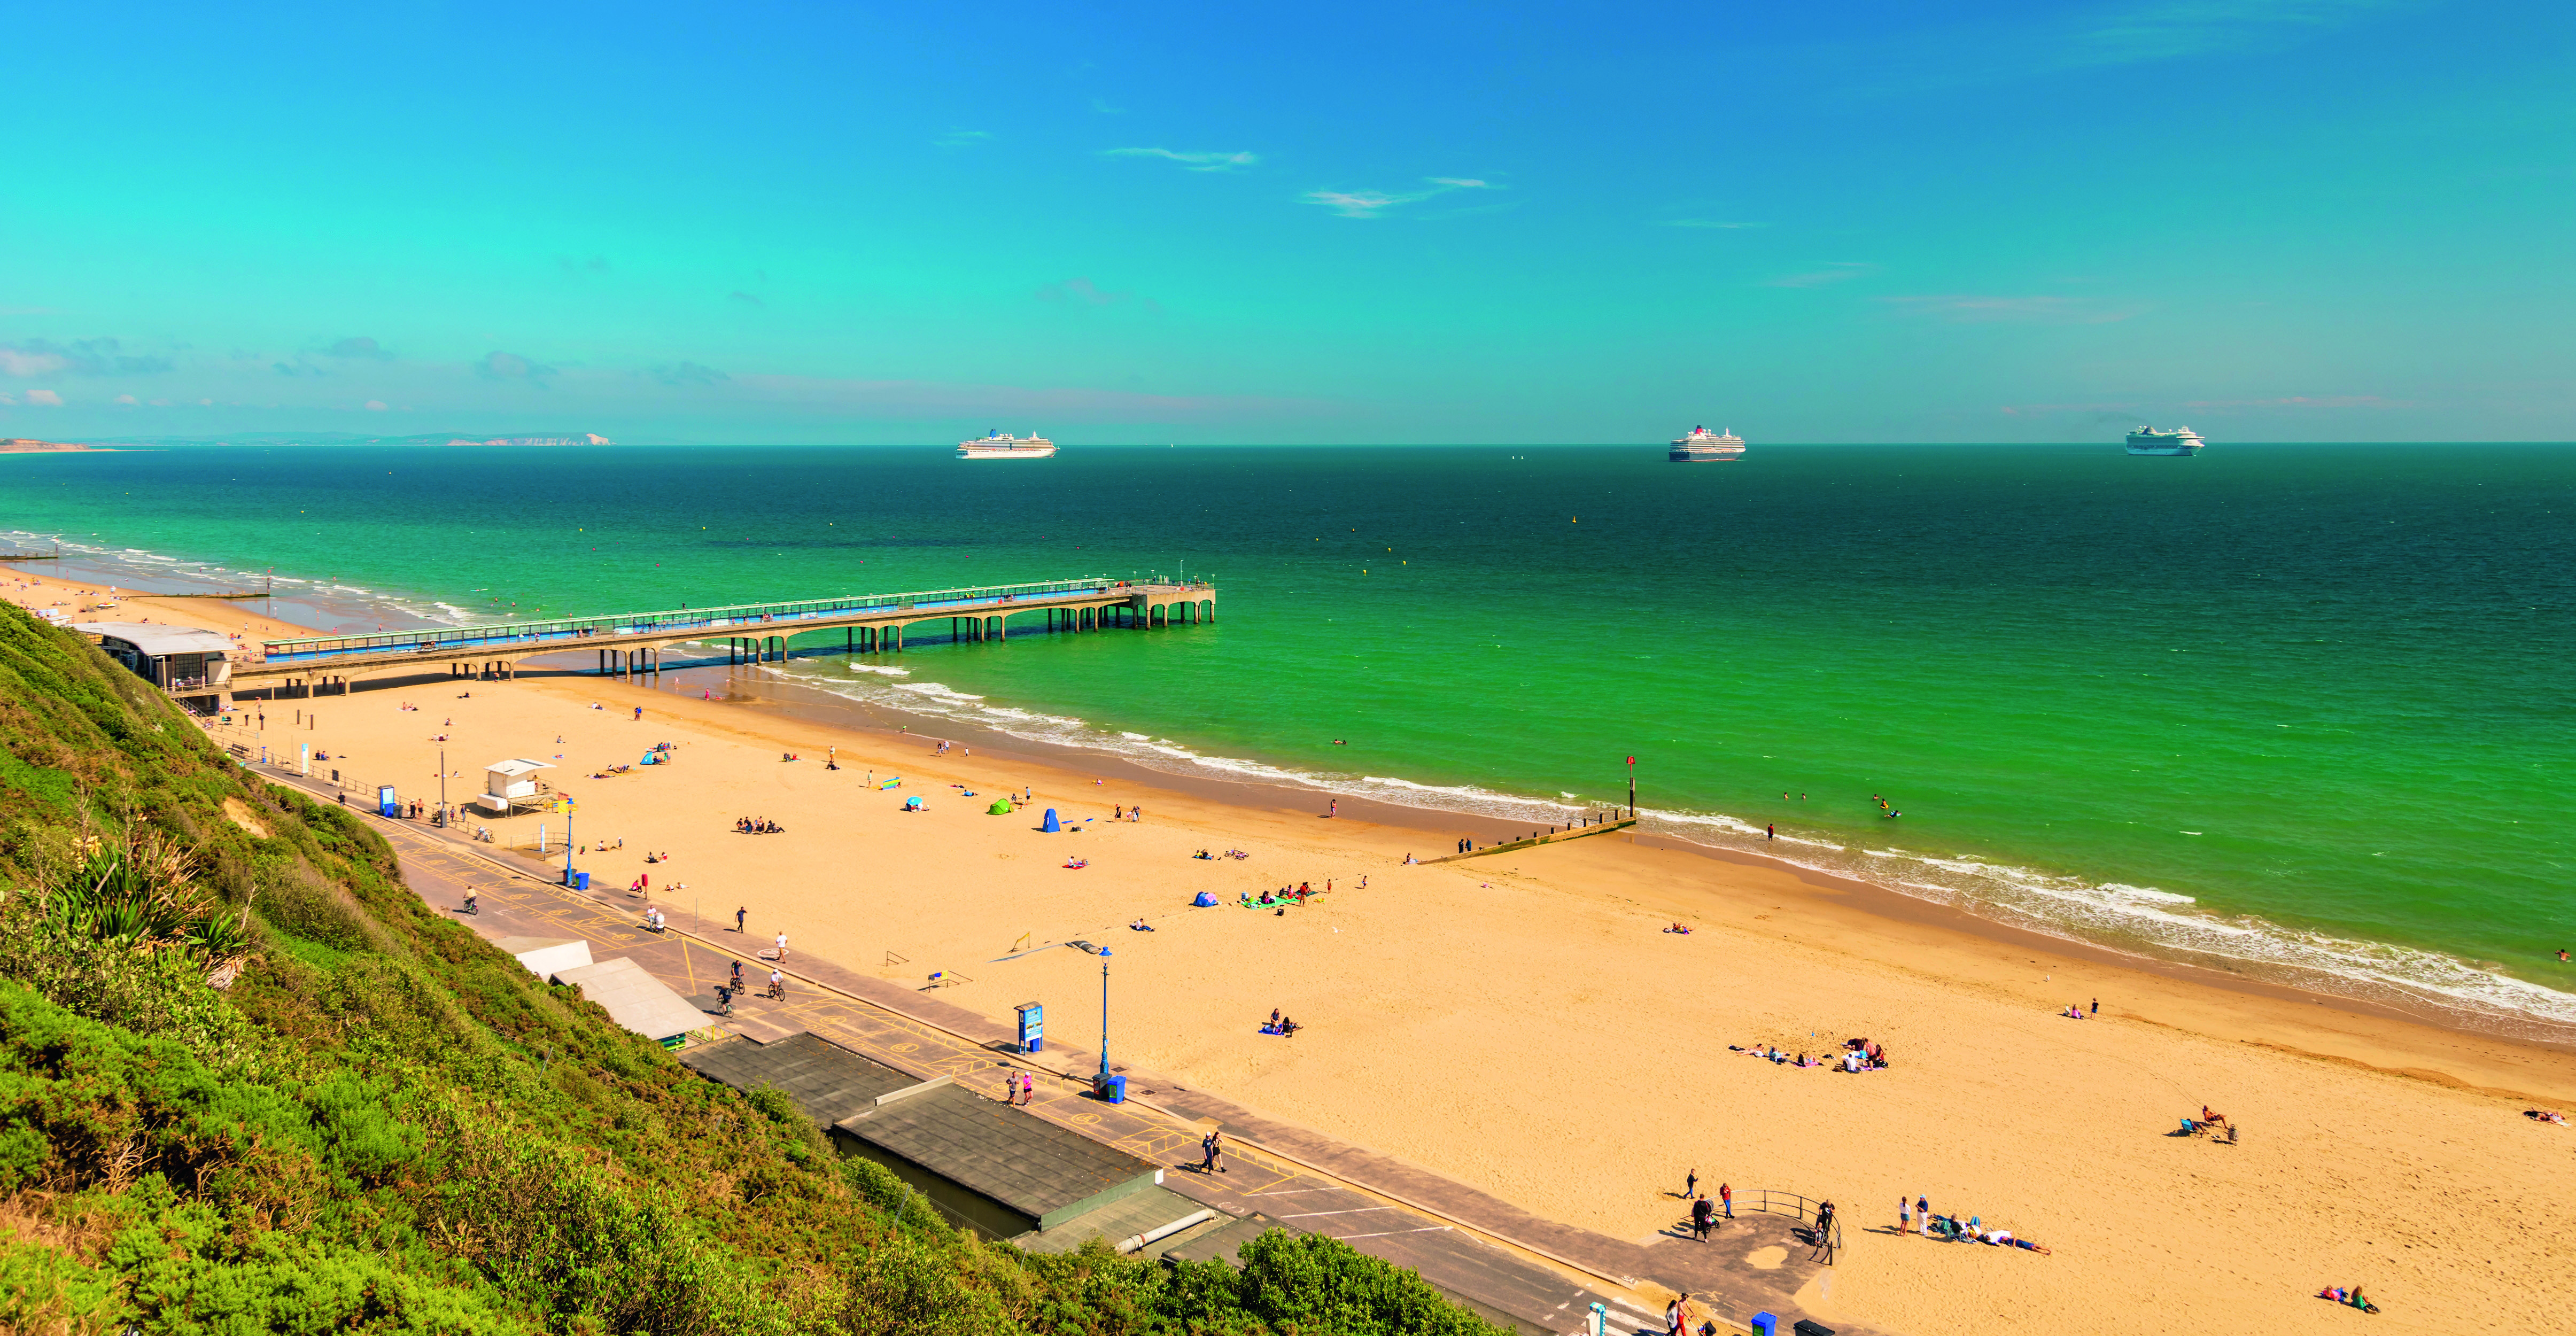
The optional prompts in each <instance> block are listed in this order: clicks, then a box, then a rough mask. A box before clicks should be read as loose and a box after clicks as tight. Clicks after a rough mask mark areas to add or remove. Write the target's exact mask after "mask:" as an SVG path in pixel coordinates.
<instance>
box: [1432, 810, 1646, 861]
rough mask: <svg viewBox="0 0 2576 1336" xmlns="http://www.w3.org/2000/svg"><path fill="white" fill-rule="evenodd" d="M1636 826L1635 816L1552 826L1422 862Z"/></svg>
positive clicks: (1481, 854) (1531, 846)
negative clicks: (1522, 836) (1521, 836)
mask: <svg viewBox="0 0 2576 1336" xmlns="http://www.w3.org/2000/svg"><path fill="white" fill-rule="evenodd" d="M1636 824H1637V818H1635V817H1633V816H1614V817H1610V818H1608V819H1606V820H1601V821H1594V822H1590V823H1586V824H1579V825H1572V826H1550V827H1548V828H1547V829H1546V830H1544V831H1531V832H1530V833H1529V834H1528V836H1526V837H1524V838H1522V839H1517V840H1511V841H1508V842H1506V843H1502V844H1489V845H1486V846H1485V847H1483V848H1481V849H1469V850H1467V851H1466V852H1465V853H1456V854H1443V855H1442V856H1440V857H1438V858H1425V859H1423V860H1422V861H1423V862H1425V863H1455V862H1457V861H1458V860H1460V859H1462V858H1482V857H1484V856H1485V855H1487V854H1507V853H1510V852H1511V851H1513V850H1514V849H1535V848H1537V847H1539V846H1540V845H1542V844H1563V843H1564V842H1566V841H1567V840H1579V839H1582V838H1584V837H1586V836H1589V835H1607V834H1609V833H1610V832H1612V831H1614V830H1626V829H1628V828H1629V827H1630V826H1633V825H1636Z"/></svg>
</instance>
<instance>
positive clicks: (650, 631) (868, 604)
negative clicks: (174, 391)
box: [260, 575, 1204, 664]
mask: <svg viewBox="0 0 2576 1336" xmlns="http://www.w3.org/2000/svg"><path fill="white" fill-rule="evenodd" d="M1129 583H1131V584H1132V583H1133V582H1129ZM1193 583H1194V584H1195V585H1199V586H1203V585H1204V582H1203V581H1202V582H1193ZM1119 584H1120V581H1118V580H1116V579H1114V578H1112V577H1110V576H1106V575H1101V576H1086V577H1082V578H1079V579H1072V580H1041V581H1033V582H1028V583H1022V584H1002V585H967V586H963V587H960V588H956V589H925V590H919V591H916V592H913V593H908V594H855V595H850V596H847V597H842V598H817V599H790V600H787V601H784V602H776V603H734V604H728V605H725V606H722V607H712V608H679V609H673V610H670V611H666V612H622V613H609V614H605V615H601V616H595V617H547V618H535V619H531V620H528V621H524V622H503V623H498V624H494V625H489V626H440V627H423V628H418V629H415V630H409V631H380V632H375V633H372V634H368V635H348V636H306V637H303V638H301V639H295V640H269V641H263V642H261V645H260V649H261V652H262V656H263V657H264V658H265V659H266V661H267V662H269V663H272V664H275V663H296V662H301V661H305V660H312V659H336V658H341V657H344V656H347V655H353V654H383V655H387V656H391V655H398V654H407V653H418V652H423V651H428V650H452V649H470V648H480V647H485V646H489V647H491V648H494V649H521V650H524V649H526V648H527V647H529V646H551V645H565V646H569V645H571V644H574V643H577V642H579V641H582V640H585V639H590V638H593V637H597V636H603V635H607V636H638V635H656V634H685V633H691V632H701V631H725V630H734V631H738V632H739V631H755V630H757V631H758V632H759V633H760V634H771V632H770V631H768V630H765V629H762V628H771V627H778V626H781V625H782V624H783V625H786V626H789V627H792V626H793V625H794V624H795V623H797V622H806V621H817V620H822V619H827V618H828V619H840V618H847V617H852V616H865V615H867V614H870V613H876V612H884V613H887V614H897V613H920V614H924V615H933V614H936V613H939V612H942V611H947V610H951V609H966V608H998V607H1005V606H1007V605H1009V604H1012V603H1016V602H1019V601H1022V600H1024V599H1042V598H1047V597H1051V596H1054V595H1061V594H1089V593H1107V592H1108V591H1110V590H1113V589H1115V588H1117V587H1118V586H1119Z"/></svg>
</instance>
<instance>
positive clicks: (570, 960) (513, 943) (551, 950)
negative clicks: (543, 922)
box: [492, 937, 591, 979]
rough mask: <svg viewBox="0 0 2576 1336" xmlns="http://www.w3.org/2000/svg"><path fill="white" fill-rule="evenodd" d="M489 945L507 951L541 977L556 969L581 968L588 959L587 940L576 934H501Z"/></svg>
mask: <svg viewBox="0 0 2576 1336" xmlns="http://www.w3.org/2000/svg"><path fill="white" fill-rule="evenodd" d="M492 945H494V946H497V947H499V948H501V949H502V950H504V951H507V952H509V953H510V956H511V958H512V959H515V960H517V961H518V962H519V963H520V964H522V965H525V966H527V967H528V972H529V973H530V974H533V975H535V976H537V977H538V978H540V979H542V978H544V977H546V976H547V975H549V974H552V973H554V972H556V971H557V970H571V969H580V968H581V967H582V966H584V965H587V964H590V963H591V960H590V943H589V942H586V941H584V940H582V939H581V938H579V937H503V938H500V939H498V940H496V941H494V942H493V943H492Z"/></svg>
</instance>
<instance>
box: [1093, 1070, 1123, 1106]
mask: <svg viewBox="0 0 2576 1336" xmlns="http://www.w3.org/2000/svg"><path fill="white" fill-rule="evenodd" d="M1091 1089H1092V1093H1094V1094H1096V1095H1098V1096H1100V1102H1101V1103H1103V1104H1124V1103H1126V1102H1127V1078H1126V1077H1124V1076H1115V1075H1112V1076H1095V1077H1093V1078H1092V1080H1091Z"/></svg>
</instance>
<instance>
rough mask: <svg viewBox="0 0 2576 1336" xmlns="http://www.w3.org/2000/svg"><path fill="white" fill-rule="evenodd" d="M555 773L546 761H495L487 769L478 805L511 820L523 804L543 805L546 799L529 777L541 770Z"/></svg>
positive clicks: (514, 758)
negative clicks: (512, 815) (511, 813)
mask: <svg viewBox="0 0 2576 1336" xmlns="http://www.w3.org/2000/svg"><path fill="white" fill-rule="evenodd" d="M552 769H554V767H553V766H551V765H548V764H546V763H545V762H543V761H531V760H528V759H527V758H525V757H512V758H511V759H509V760H507V761H494V762H493V763H492V764H490V765H487V766H485V767H483V792H481V793H480V794H477V795H475V798H474V805H475V806H477V807H481V808H483V809H485V810H487V811H492V812H498V813H500V814H501V815H503V816H507V815H509V814H510V812H511V811H512V810H513V809H514V808H516V807H518V806H520V805H522V804H525V805H531V806H532V805H535V804H537V803H540V802H543V801H545V799H544V798H542V797H541V796H540V795H539V794H538V793H537V781H536V780H534V779H531V778H529V776H531V775H534V774H535V773H537V772H538V771H540V770H552Z"/></svg>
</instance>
